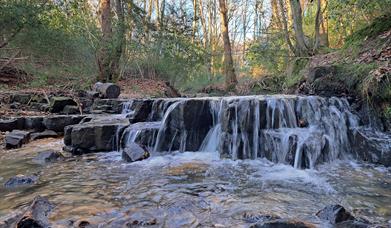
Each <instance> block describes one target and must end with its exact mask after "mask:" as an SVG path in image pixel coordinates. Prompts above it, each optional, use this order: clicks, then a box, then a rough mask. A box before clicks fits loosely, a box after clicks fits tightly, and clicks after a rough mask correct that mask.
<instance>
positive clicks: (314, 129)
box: [0, 96, 391, 227]
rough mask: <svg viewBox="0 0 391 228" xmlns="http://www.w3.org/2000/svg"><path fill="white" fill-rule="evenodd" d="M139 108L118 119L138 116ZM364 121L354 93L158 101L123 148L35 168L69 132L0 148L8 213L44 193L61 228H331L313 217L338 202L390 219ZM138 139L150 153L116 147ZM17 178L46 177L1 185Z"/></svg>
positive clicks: (388, 176) (390, 206) (389, 198)
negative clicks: (291, 222)
mask: <svg viewBox="0 0 391 228" xmlns="http://www.w3.org/2000/svg"><path fill="white" fill-rule="evenodd" d="M133 105H134V102H129V103H125V104H124V106H123V107H124V108H123V111H122V113H121V114H118V115H117V116H119V117H122V118H132V117H131V116H132V115H134V114H137V112H136V110H133V108H132V107H133ZM194 107H195V108H194ZM200 110H201V112H199V111H200ZM205 110H206V111H205ZM205 113H206V114H205ZM301 120H305V122H303V123H301ZM205 123H207V124H205ZM358 124H359V121H358V118H357V117H356V116H355V115H354V114H352V113H351V112H350V111H349V105H348V103H347V102H346V100H343V99H336V98H330V99H323V98H319V97H290V96H283V97H266V98H265V97H245V98H237V97H233V98H224V99H215V98H212V99H200V100H190V101H189V100H184V99H177V100H157V101H156V102H154V103H153V104H152V110H151V112H150V113H149V115H148V118H147V119H146V121H144V122H138V123H134V124H131V125H130V126H129V127H127V129H125V131H124V133H122V131H119V130H118V131H117V133H116V135H115V138H116V142H115V148H114V149H115V150H119V151H113V152H107V153H95V154H87V155H83V156H71V155H69V154H67V156H66V158H65V160H63V161H58V162H54V163H49V164H46V165H38V164H34V163H33V162H32V159H33V158H34V157H35V156H36V155H37V153H38V152H39V151H42V150H47V149H52V150H59V151H60V150H61V148H62V146H63V141H62V139H50V140H39V141H34V142H32V143H30V144H27V145H26V146H24V147H23V148H21V149H15V150H9V151H2V150H0V164H1V166H0V184H1V186H0V196H1V197H0V217H2V216H5V215H6V214H8V213H10V212H12V211H14V210H18V209H21V208H24V207H26V206H27V205H28V204H29V203H30V202H31V200H32V199H33V198H34V196H36V195H41V196H47V197H48V199H49V200H50V201H51V202H53V203H54V204H55V205H56V207H55V209H54V211H53V213H51V215H50V221H51V222H53V223H54V224H55V225H56V226H58V227H60V226H63V227H69V226H72V225H73V224H74V222H76V221H80V220H88V221H89V222H90V223H92V224H101V225H102V227H122V225H123V224H124V223H125V222H126V221H132V220H134V221H143V222H144V223H145V224H148V223H153V224H155V223H156V224H157V226H158V227H160V226H161V227H248V226H249V225H250V224H252V223H253V222H254V221H252V220H251V219H249V218H251V217H256V216H257V215H259V214H274V215H278V216H281V217H283V218H294V219H299V220H304V221H308V222H311V223H313V224H316V225H317V226H319V227H328V226H329V225H328V224H327V223H326V222H325V221H323V220H320V219H318V218H317V217H316V216H315V213H316V212H317V211H319V210H320V209H322V208H323V207H324V206H326V205H330V204H341V205H343V206H344V207H345V208H347V209H348V210H349V211H352V212H353V214H354V215H355V216H357V217H360V218H364V219H366V220H368V221H370V222H373V223H382V224H389V225H391V168H386V167H384V166H381V165H373V164H368V163H362V162H359V161H355V160H354V159H352V156H350V155H351V154H352V153H354V151H351V147H350V144H349V139H348V135H347V132H348V130H349V129H352V128H355V127H357V126H358ZM300 125H301V126H300ZM178 129H180V130H178ZM121 134H122V136H121ZM113 137H114V136H113ZM132 142H138V143H142V144H144V145H145V146H147V147H148V148H149V149H150V151H151V152H152V156H151V157H150V158H149V159H146V160H143V161H139V162H134V163H126V162H124V161H123V160H122V158H121V153H120V150H121V148H123V147H126V146H127V145H128V144H129V143H132ZM17 174H25V175H31V174H36V175H38V176H39V180H38V183H37V184H35V185H32V186H27V187H21V188H16V189H6V188H4V186H3V183H4V182H5V181H6V180H7V179H8V178H10V177H12V176H15V175H17ZM249 215H250V216H249Z"/></svg>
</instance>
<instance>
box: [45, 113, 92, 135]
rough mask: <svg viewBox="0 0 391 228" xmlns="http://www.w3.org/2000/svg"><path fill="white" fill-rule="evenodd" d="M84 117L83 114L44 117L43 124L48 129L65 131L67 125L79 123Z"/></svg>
mask: <svg viewBox="0 0 391 228" xmlns="http://www.w3.org/2000/svg"><path fill="white" fill-rule="evenodd" d="M84 117H85V116H83V115H73V116H67V115H60V116H49V117H47V118H44V119H43V125H44V126H45V128H46V129H48V130H52V131H55V132H58V133H63V132H64V128H65V127H66V126H69V125H74V124H78V123H79V122H80V121H81V120H82V119H83V118H84Z"/></svg>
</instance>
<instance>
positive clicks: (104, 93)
mask: <svg viewBox="0 0 391 228" xmlns="http://www.w3.org/2000/svg"><path fill="white" fill-rule="evenodd" d="M93 89H94V91H96V92H98V93H99V97H100V98H108V99H113V98H118V96H119V95H120V93H121V89H120V87H119V86H117V85H116V84H113V83H101V82H97V83H95V85H94V87H93Z"/></svg>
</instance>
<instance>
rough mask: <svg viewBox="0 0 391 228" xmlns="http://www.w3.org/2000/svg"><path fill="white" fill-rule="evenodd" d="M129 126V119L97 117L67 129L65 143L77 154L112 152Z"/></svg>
mask: <svg viewBox="0 0 391 228" xmlns="http://www.w3.org/2000/svg"><path fill="white" fill-rule="evenodd" d="M128 125H129V120H128V119H123V118H114V117H112V116H104V117H97V119H93V120H91V121H89V122H86V123H81V124H77V125H74V126H71V127H69V128H67V129H66V131H65V136H64V138H65V140H64V143H65V145H66V146H70V147H71V148H72V149H70V148H69V149H70V150H71V151H72V152H73V153H75V154H83V153H92V152H104V151H106V152H107V151H112V150H114V149H115V147H116V146H117V145H118V144H119V139H118V138H119V136H120V135H121V134H122V131H123V129H124V128H125V127H126V126H128ZM69 134H70V136H69Z"/></svg>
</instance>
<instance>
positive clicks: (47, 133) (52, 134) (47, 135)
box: [30, 130, 58, 140]
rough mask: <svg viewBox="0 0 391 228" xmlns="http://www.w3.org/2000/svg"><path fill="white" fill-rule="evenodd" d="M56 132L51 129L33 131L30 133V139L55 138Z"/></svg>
mask: <svg viewBox="0 0 391 228" xmlns="http://www.w3.org/2000/svg"><path fill="white" fill-rule="evenodd" d="M55 137H58V134H57V133H56V132H55V131H52V130H45V131H42V132H35V133H32V134H31V137H30V138H31V140H37V139H44V138H55Z"/></svg>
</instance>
